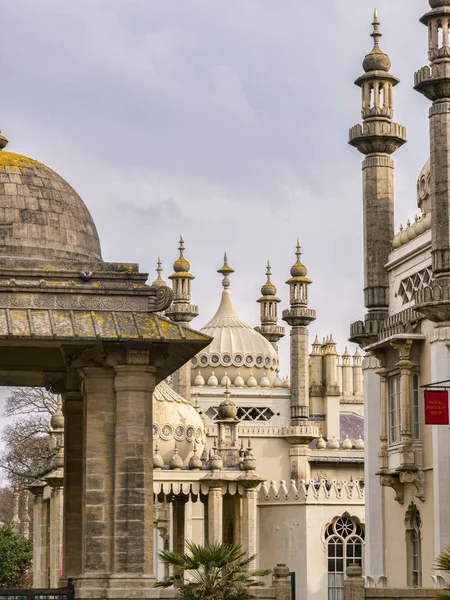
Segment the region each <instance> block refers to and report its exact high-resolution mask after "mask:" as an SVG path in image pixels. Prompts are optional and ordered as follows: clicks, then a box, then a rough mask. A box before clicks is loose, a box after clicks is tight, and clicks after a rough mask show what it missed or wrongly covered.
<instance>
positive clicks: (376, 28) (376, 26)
mask: <svg viewBox="0 0 450 600" xmlns="http://www.w3.org/2000/svg"><path fill="white" fill-rule="evenodd" d="M372 25H373V32H372V33H371V34H370V35H371V37H372V38H373V42H374V46H373V47H374V49H375V48H379V47H380V37H382V35H383V34H382V33H381V32H380V20H379V19H378V10H377V9H375V10H374V11H373V23H372Z"/></svg>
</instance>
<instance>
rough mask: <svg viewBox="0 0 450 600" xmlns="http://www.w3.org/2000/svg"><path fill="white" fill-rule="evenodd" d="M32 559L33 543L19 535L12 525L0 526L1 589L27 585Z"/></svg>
mask: <svg viewBox="0 0 450 600" xmlns="http://www.w3.org/2000/svg"><path fill="white" fill-rule="evenodd" d="M31 558H32V546H31V542H30V541H29V540H27V539H25V538H24V537H21V536H20V535H17V534H16V533H15V532H14V529H13V527H12V525H11V524H10V523H7V524H6V525H0V588H2V587H4V588H14V587H21V586H24V585H26V584H27V583H28V579H29V576H28V574H29V570H30V567H31Z"/></svg>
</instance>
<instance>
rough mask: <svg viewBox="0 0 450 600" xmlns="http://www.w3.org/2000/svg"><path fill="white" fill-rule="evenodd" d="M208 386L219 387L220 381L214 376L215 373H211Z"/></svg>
mask: <svg viewBox="0 0 450 600" xmlns="http://www.w3.org/2000/svg"><path fill="white" fill-rule="evenodd" d="M208 385H209V387H217V386H218V385H219V380H218V379H217V377H216V376H215V375H214V371H213V372H212V373H211V376H210V378H209V379H208Z"/></svg>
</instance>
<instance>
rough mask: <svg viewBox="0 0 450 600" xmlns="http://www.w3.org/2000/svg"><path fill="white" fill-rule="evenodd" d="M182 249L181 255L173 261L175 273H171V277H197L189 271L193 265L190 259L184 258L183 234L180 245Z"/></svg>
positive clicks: (180, 249)
mask: <svg viewBox="0 0 450 600" xmlns="http://www.w3.org/2000/svg"><path fill="white" fill-rule="evenodd" d="M178 249H179V251H180V256H179V257H178V258H177V260H176V261H175V262H174V263H173V271H174V272H173V274H172V275H170V277H169V279H176V278H177V277H182V278H184V279H195V278H194V276H193V275H192V274H191V273H189V271H190V269H191V265H190V264H189V261H188V260H186V259H185V258H184V239H183V236H182V235H180V245H179V246H178Z"/></svg>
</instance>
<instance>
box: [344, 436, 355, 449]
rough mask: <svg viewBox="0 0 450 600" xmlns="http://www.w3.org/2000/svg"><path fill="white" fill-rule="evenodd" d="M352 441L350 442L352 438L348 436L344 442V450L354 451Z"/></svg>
mask: <svg viewBox="0 0 450 600" xmlns="http://www.w3.org/2000/svg"><path fill="white" fill-rule="evenodd" d="M352 446H353V444H352V441H351V440H350V438H349V437H348V436H347V437H346V438H345V440H344V441H343V442H342V450H351V449H352Z"/></svg>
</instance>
